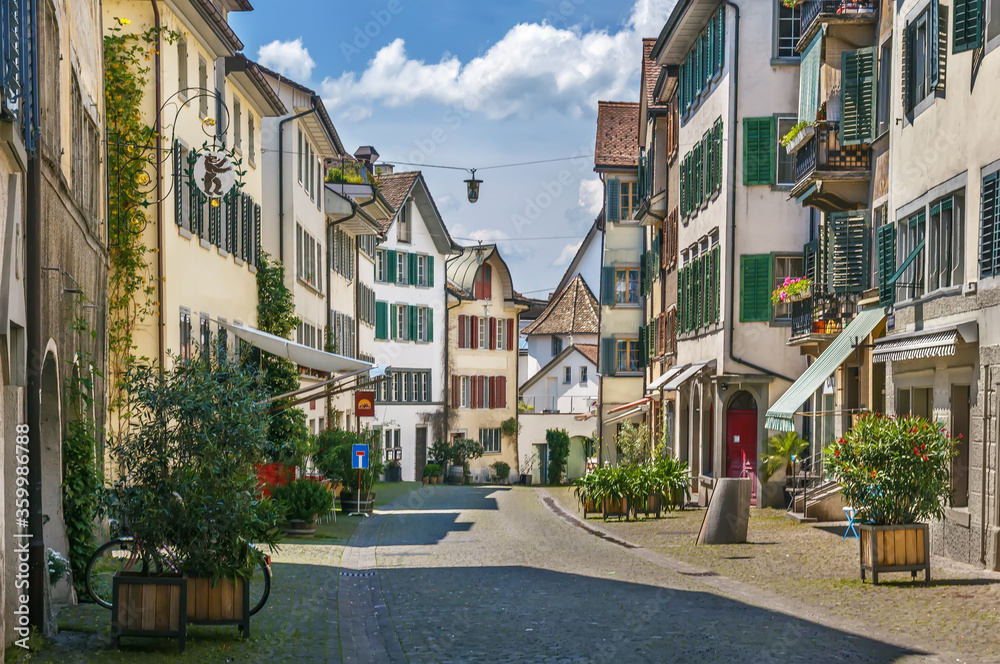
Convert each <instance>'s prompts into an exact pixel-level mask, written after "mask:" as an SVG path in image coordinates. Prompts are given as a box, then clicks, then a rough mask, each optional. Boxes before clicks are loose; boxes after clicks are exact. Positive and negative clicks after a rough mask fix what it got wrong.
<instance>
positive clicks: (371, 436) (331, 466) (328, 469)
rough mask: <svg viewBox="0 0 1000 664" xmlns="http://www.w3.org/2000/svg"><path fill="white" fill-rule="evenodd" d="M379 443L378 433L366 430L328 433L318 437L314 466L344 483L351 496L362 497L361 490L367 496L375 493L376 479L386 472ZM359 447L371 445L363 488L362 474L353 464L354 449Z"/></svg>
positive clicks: (337, 430) (335, 430)
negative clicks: (355, 494) (373, 489)
mask: <svg viewBox="0 0 1000 664" xmlns="http://www.w3.org/2000/svg"><path fill="white" fill-rule="evenodd" d="M378 440H379V431H378V430H377V429H366V430H364V431H362V432H361V433H356V432H354V431H342V430H340V429H334V430H332V431H325V432H323V433H322V434H321V435H319V436H318V437H317V441H316V454H315V456H314V457H313V463H314V464H316V468H318V469H319V471H320V472H321V473H323V475H325V476H326V477H327V478H329V479H336V480H340V481H341V482H343V483H344V487H345V488H346V489H347V491H348V492H349V493H358V491H359V489H360V488H363V489H364V492H365V493H367V492H369V491H371V488H372V485H373V484H374V483H375V478H376V477H378V476H379V475H381V474H382V471H383V470H384V469H385V464H384V463H383V462H382V452H381V449H380V448H379V445H378ZM359 443H364V444H367V445H368V470H363V471H361V473H360V482H361V485H360V487H359V485H358V481H359V480H358V477H359V473H358V471H357V470H356V469H354V468H352V464H351V454H352V448H353V446H354V445H355V444H359Z"/></svg>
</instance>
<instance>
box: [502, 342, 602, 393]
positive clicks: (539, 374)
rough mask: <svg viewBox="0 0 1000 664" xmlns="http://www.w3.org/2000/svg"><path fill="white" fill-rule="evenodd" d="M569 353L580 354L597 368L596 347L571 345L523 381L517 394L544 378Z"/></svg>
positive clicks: (591, 345) (592, 345)
mask: <svg viewBox="0 0 1000 664" xmlns="http://www.w3.org/2000/svg"><path fill="white" fill-rule="evenodd" d="M570 353H580V355H583V357H584V358H586V359H587V360H588V361H589V362H590V363H592V364H593V365H594V368H595V369H596V368H597V346H596V345H594V344H573V345H572V346H567V347H566V348H563V350H562V352H561V353H559V354H558V355H556V356H555V357H553V358H552V359H551V360H549V363H548V364H546V365H545V366H544V367H542V368H541V369H539V370H538V371H536V372H535V374H534V375H533V376H532V377H531V378H529V379H528V380H526V381H524V385H522V386H521V387H519V388H517V393H518V394H523V393H524V391H525V390H526V389H528V388H529V387H531V386H532V385H534V384H535V383H537V382H538V381H540V380H541V379H542V378H544V377H545V375H546V374H547V373H548V372H549V371H551V370H552V369H553V367H556V366H558V365H559V364H561V363H562V361H563V360H564V359H566V358H567V357H568V356H569V354H570Z"/></svg>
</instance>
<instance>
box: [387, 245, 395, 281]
mask: <svg viewBox="0 0 1000 664" xmlns="http://www.w3.org/2000/svg"><path fill="white" fill-rule="evenodd" d="M385 276H386V281H387V282H389V283H390V284H394V283H396V252H395V251H394V250H392V249H389V250H388V251H386V252H385Z"/></svg>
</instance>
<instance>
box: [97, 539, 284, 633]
mask: <svg viewBox="0 0 1000 664" xmlns="http://www.w3.org/2000/svg"><path fill="white" fill-rule="evenodd" d="M247 546H248V547H249V548H250V550H251V551H250V555H251V556H253V557H255V558H257V561H258V562H257V564H256V565H254V573H253V575H252V576H251V577H250V579H249V582H250V606H251V608H250V615H251V616H252V615H255V614H256V613H257V612H258V611H260V610H261V609H262V608H264V605H265V604H266V603H267V599H268V597H269V596H270V594H271V576H272V572H271V556H269V555H267V554H265V553H264V552H263V551H261V550H260V549H258V548H257V547H256V546H255V545H254V544H253V543H252V542H248V543H247ZM137 564H138V565H140V567H139V568H138V570H137V569H136V565H137ZM178 567H179V561H178V560H177V559H176V557H175V556H173V555H172V554H170V553H169V552H168V551H166V550H157V552H156V553H155V554H154V553H152V552H151V550H150V549H148V548H145V547H142V546H137V545H136V540H135V538H134V537H132V536H131V535H123V536H120V537H116V538H114V539H112V540H111V541H109V542H107V543H105V544H103V545H102V546H100V547H98V549H97V550H96V551H95V552H94V554H93V555H92V556H91V557H90V560H89V561H87V571H86V586H87V593H88V594H89V595H90V597H91V599H93V600H94V603H96V604H98V605H100V606H103V607H104V608H106V609H110V608H111V601H112V591H113V588H114V577H115V575H116V574H118V573H120V572H132V571H139V572H141V573H142V574H148V573H150V571H152V573H153V574H162V573H164V572H165V571H166V572H175V571H176V570H177V569H178Z"/></svg>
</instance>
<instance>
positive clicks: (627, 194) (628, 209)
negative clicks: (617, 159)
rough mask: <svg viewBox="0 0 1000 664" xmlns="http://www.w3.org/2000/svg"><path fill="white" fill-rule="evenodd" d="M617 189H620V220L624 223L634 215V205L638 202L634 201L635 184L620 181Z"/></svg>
mask: <svg viewBox="0 0 1000 664" xmlns="http://www.w3.org/2000/svg"><path fill="white" fill-rule="evenodd" d="M619 187H620V193H619V198H618V201H619V205H620V206H621V207H620V210H621V212H620V214H621V220H622V221H625V220H628V219H632V218H633V216H634V214H635V208H636V203H637V202H638V201H637V199H636V191H635V187H636V183H635V182H631V181H626V180H622V181H621V182H620V184H619Z"/></svg>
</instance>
